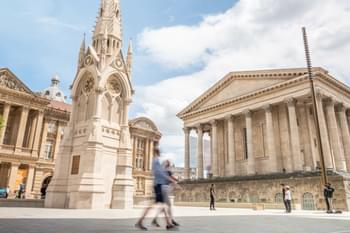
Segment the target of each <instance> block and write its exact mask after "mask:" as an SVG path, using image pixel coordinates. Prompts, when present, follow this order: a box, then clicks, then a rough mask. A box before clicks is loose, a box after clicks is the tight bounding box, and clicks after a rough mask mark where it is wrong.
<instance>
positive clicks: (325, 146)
mask: <svg viewBox="0 0 350 233" xmlns="http://www.w3.org/2000/svg"><path fill="white" fill-rule="evenodd" d="M316 91H317V92H316V102H317V113H318V120H319V123H320V133H321V146H322V151H323V157H324V163H325V167H326V169H328V170H333V162H332V155H331V148H330V145H329V140H328V130H327V125H326V119H325V116H324V110H323V102H322V99H323V95H322V93H321V92H320V91H319V90H316Z"/></svg>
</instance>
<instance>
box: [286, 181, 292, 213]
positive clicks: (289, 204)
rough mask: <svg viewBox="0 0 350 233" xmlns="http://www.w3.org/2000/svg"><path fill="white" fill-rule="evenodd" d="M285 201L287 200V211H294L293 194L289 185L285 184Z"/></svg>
mask: <svg viewBox="0 0 350 233" xmlns="http://www.w3.org/2000/svg"><path fill="white" fill-rule="evenodd" d="M285 202H286V209H287V213H291V212H292V194H291V192H290V188H289V186H288V185H287V186H285Z"/></svg>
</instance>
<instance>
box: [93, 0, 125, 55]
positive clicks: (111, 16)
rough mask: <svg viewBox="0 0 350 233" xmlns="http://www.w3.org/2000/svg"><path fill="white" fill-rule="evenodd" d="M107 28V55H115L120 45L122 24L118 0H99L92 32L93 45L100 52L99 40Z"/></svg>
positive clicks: (102, 37) (100, 40)
mask: <svg viewBox="0 0 350 233" xmlns="http://www.w3.org/2000/svg"><path fill="white" fill-rule="evenodd" d="M106 30H107V37H108V41H107V43H108V46H107V47H108V48H107V55H109V56H116V55H117V54H118V52H119V51H120V49H121V47H122V24H121V13H120V1H119V0H101V6H100V11H99V15H98V17H97V20H96V25H95V29H94V33H93V38H92V39H93V46H94V48H95V50H96V52H97V54H99V55H100V54H101V49H102V48H101V42H102V40H103V39H104V34H105V31H106Z"/></svg>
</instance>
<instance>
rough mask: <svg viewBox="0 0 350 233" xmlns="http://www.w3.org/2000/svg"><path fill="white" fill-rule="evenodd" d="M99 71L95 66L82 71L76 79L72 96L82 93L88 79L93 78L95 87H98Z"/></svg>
mask: <svg viewBox="0 0 350 233" xmlns="http://www.w3.org/2000/svg"><path fill="white" fill-rule="evenodd" d="M97 76H98V75H97V71H96V70H95V69H93V68H87V69H86V70H84V71H81V72H80V73H79V74H78V76H77V78H76V79H75V80H74V83H73V87H72V96H74V97H78V96H80V94H81V91H82V87H83V84H84V82H85V81H86V80H87V79H92V80H93V82H94V89H96V87H97V84H98V79H97Z"/></svg>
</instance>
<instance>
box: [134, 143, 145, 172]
mask: <svg viewBox="0 0 350 233" xmlns="http://www.w3.org/2000/svg"><path fill="white" fill-rule="evenodd" d="M145 143H146V142H145V140H144V139H138V140H137V144H136V161H135V165H136V169H139V170H142V169H144V168H145V167H144V156H145Z"/></svg>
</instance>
